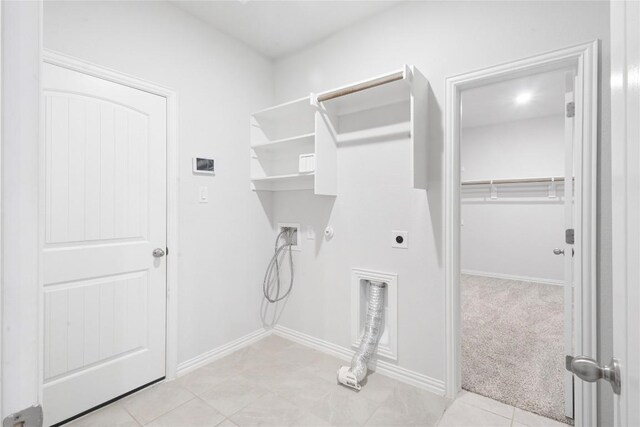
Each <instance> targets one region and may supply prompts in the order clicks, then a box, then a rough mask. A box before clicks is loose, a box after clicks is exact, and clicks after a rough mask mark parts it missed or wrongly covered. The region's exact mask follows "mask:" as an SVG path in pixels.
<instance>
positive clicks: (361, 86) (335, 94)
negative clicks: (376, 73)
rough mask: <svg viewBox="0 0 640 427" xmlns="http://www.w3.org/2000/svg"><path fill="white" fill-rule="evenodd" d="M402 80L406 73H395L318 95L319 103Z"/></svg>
mask: <svg viewBox="0 0 640 427" xmlns="http://www.w3.org/2000/svg"><path fill="white" fill-rule="evenodd" d="M402 79H404V71H398V72H397V73H393V74H390V75H388V76H383V77H378V78H377V79H373V80H369V81H366V82H363V83H358V84H355V85H353V86H349V87H345V88H342V89H338V90H334V91H331V92H327V93H323V94H321V95H318V102H324V101H329V100H330V99H334V98H339V97H341V96H345V95H349V94H352V93H356V92H360V91H363V90H367V89H371V88H372V87H376V86H381V85H383V84H387V83H391V82H395V81H396V80H402Z"/></svg>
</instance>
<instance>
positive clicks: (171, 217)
mask: <svg viewBox="0 0 640 427" xmlns="http://www.w3.org/2000/svg"><path fill="white" fill-rule="evenodd" d="M42 62H43V63H49V64H52V65H57V66H60V67H64V68H67V69H69V70H73V71H78V72H80V73H84V74H87V75H90V76H93V77H97V78H100V79H104V80H108V81H111V82H114V83H118V84H121V85H124V86H128V87H131V88H133V89H138V90H142V91H145V92H148V93H151V94H154V95H158V96H161V97H163V98H165V99H166V103H167V231H166V232H167V247H168V248H169V250H170V252H169V254H167V255H168V256H167V258H166V262H167V296H166V298H167V319H166V325H167V326H166V328H167V330H166V374H165V378H166V380H170V379H174V378H175V377H176V371H177V366H178V341H177V338H178V333H177V327H178V324H177V310H178V305H177V295H178V293H177V286H178V280H177V278H178V262H177V260H178V257H177V253H178V215H177V207H178V179H177V178H178V155H177V94H176V92H175V91H173V90H171V89H168V88H165V87H162V86H159V85H156V84H154V83H151V82H148V81H146V80H142V79H139V78H135V77H132V76H129V75H126V74H123V73H120V72H118V71H114V70H111V69H108V68H105V67H102V66H98V65H95V64H92V63H89V62H86V61H83V60H80V59H77V58H73V57H70V56H67V55H64V54H62V53H59V52H55V51H52V50H48V49H45V50H43V54H42ZM40 117H41V119H40V129H41V132H40V150H39V151H40V153H39V165H40V167H39V170H40V171H41V172H40V176H39V188H40V194H41V195H42V194H44V188H45V179H46V177H45V174H44V165H45V141H44V135H45V133H44V131H43V130H42V129H43V126H44V122H45V121H44V111H43V109H42V108H41V114H40ZM44 201H45V200H44V197H40V198H39V209H38V210H39V230H38V232H39V233H38V234H39V247H40V250H42V248H43V247H44V242H45V215H44V209H45V205H44ZM42 271H43V268H42V259H41V260H40V265H39V283H40V290H39V292H38V299H39V301H38V313H39V317H40V319H39V324H40V325H41V326H40V329H39V337H38V342H39V363H38V377H39V401H40V402H42V401H43V386H44V384H43V379H44V327H43V325H44V287H43V277H42Z"/></svg>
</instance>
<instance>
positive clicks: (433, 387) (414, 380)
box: [273, 325, 445, 396]
mask: <svg viewBox="0 0 640 427" xmlns="http://www.w3.org/2000/svg"><path fill="white" fill-rule="evenodd" d="M273 333H275V334H276V335H279V336H281V337H283V338H287V339H289V340H291V341H294V342H297V343H299V344H302V345H305V346H307V347H311V348H313V349H315V350H319V351H321V352H323V353H326V354H329V355H331V356H335V357H337V358H339V359H342V360H345V361H349V360H351V357H352V356H353V350H350V349H348V348H345V347H341V346H339V345H336V344H333V343H330V342H328V341H324V340H321V339H319V338H316V337H313V336H311V335H307V334H304V333H302V332H298V331H295V330H293V329H289V328H286V327H284V326H280V325H277V326H275V327H274V328H273ZM338 368H339V366H336V372H337V371H338ZM369 368H371V369H372V370H374V371H375V372H378V373H379V374H382V375H385V376H387V377H389V378H393V379H396V380H398V381H402V382H404V383H407V384H409V385H412V386H414V387H418V388H420V389H423V390H427V391H429V392H431V393H434V394H437V395H439V396H444V394H445V387H444V381H442V380H438V379H435V378H431V377H429V376H427V375H424V374H420V373H418V372H415V371H411V370H409V369H406V368H401V367H400V366H396V365H394V364H393V363H390V362H385V361H383V360H378V361H376V362H374V363H373V364H372V365H371V366H369Z"/></svg>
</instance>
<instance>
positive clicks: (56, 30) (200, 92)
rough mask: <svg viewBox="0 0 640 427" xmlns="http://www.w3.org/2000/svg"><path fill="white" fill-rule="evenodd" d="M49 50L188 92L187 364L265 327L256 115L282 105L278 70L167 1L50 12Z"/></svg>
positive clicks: (181, 331) (184, 106) (181, 115)
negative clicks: (198, 159)
mask: <svg viewBox="0 0 640 427" xmlns="http://www.w3.org/2000/svg"><path fill="white" fill-rule="evenodd" d="M44 45H45V47H46V48H49V49H53V50H56V51H60V52H63V53H65V54H69V55H72V56H75V57H77V58H80V59H84V60H88V61H90V62H93V63H96V64H99V65H103V66H106V67H109V68H113V69H115V70H118V71H121V72H124V73H128V74H131V75H133V76H136V77H139V78H143V79H148V80H150V81H152V82H154V83H157V84H159V85H163V86H167V87H169V88H172V89H174V90H175V91H177V93H178V121H179V123H178V151H179V162H180V164H179V181H180V184H179V191H180V200H179V213H178V215H179V224H178V227H179V230H178V232H179V236H178V238H179V247H178V248H169V249H170V255H169V256H178V257H179V285H178V286H179V291H178V300H179V302H178V304H179V313H178V316H179V327H178V335H179V337H178V340H179V355H178V359H179V362H184V361H187V360H189V359H191V358H193V357H195V356H198V355H200V354H202V353H204V352H206V351H208V350H211V349H213V348H216V347H218V346H220V345H222V344H225V343H227V342H229V341H232V340H234V339H236V338H239V337H240V336H242V335H245V334H247V333H250V332H253V331H255V330H256V329H259V328H261V327H262V323H261V319H260V310H259V308H260V301H261V298H260V296H261V294H260V290H261V288H260V283H261V279H262V274H263V269H264V262H263V261H264V258H265V256H268V253H269V251H270V250H271V244H272V242H271V235H270V224H269V220H268V215H267V213H268V211H269V209H270V208H269V206H270V203H269V197H268V196H267V197H264V198H263V201H262V202H261V201H260V200H259V199H258V196H257V195H256V194H255V193H253V192H251V191H250V190H249V182H248V177H249V162H248V152H249V114H250V112H252V111H254V110H257V109H261V108H264V107H266V106H268V105H270V104H271V101H272V64H271V62H270V61H268V60H267V59H265V58H264V57H262V56H260V55H258V54H257V53H255V52H253V51H252V50H250V49H249V48H248V47H246V46H245V45H243V44H242V43H240V42H238V41H236V40H234V39H231V38H229V37H227V36H225V35H223V34H222V33H220V32H217V31H216V30H213V29H212V28H211V27H208V26H206V25H205V24H204V23H202V22H201V21H199V20H197V19H196V18H193V17H192V16H190V15H188V14H186V13H185V12H183V11H181V10H179V9H177V8H175V7H174V6H172V5H170V4H167V3H161V2H104V3H103V2H81V3H77V2H45V9H44ZM194 156H210V157H213V158H215V160H216V168H217V171H216V175H215V177H210V176H194V175H192V173H191V158H192V157H194ZM199 186H208V187H209V203H208V204H200V203H198V201H197V196H198V187H199ZM248 260H249V261H250V262H248ZM265 262H266V261H265Z"/></svg>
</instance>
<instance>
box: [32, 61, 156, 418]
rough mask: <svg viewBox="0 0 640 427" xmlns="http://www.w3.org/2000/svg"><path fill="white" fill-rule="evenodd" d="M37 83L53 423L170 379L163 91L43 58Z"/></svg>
mask: <svg viewBox="0 0 640 427" xmlns="http://www.w3.org/2000/svg"><path fill="white" fill-rule="evenodd" d="M42 86H43V94H44V96H43V99H44V101H43V102H44V115H45V128H44V132H45V135H44V142H45V148H44V150H45V155H44V158H45V164H44V175H45V178H44V192H43V193H44V194H43V196H42V197H43V200H42V203H41V206H42V208H43V212H44V215H43V216H44V218H43V223H44V227H43V228H44V236H43V237H44V247H43V258H42V262H43V281H44V370H43V373H44V392H43V393H44V394H43V409H44V413H45V423H46V424H47V425H51V424H55V423H58V422H60V421H63V420H66V419H68V418H70V417H73V416H74V415H77V414H79V413H81V412H83V411H86V410H88V409H90V408H93V407H95V406H97V405H100V404H102V403H104V402H106V401H108V400H110V399H113V398H115V397H118V396H120V395H122V394H124V393H127V392H129V391H131V390H133V389H136V388H138V387H140V386H143V385H145V384H148V383H149V382H152V381H155V380H158V379H160V378H162V377H164V375H165V335H166V334H165V329H166V327H165V318H166V259H165V258H164V257H163V256H159V257H157V256H154V255H153V251H154V249H156V248H160V249H162V250H163V251H164V250H165V246H166V127H167V126H166V99H165V98H163V97H160V96H157V95H153V94H150V93H147V92H144V91H141V90H137V89H133V88H131V87H128V86H124V85H120V84H117V83H113V82H110V81H107V80H104V79H100V78H97V77H93V76H90V75H88V74H83V73H81V72H78V71H72V70H69V69H66V68H63V67H59V66H56V65H51V64H46V63H45V64H44V67H43V84H42ZM156 255H159V254H158V253H156Z"/></svg>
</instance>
